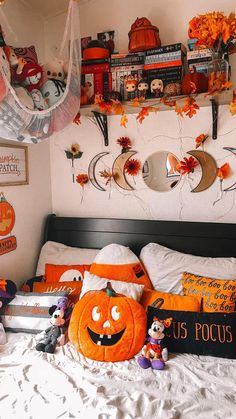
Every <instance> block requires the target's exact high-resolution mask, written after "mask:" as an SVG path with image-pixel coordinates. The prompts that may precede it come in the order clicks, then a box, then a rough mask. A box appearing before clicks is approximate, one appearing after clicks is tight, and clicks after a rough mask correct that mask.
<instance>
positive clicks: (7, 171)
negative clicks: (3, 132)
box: [0, 144, 29, 186]
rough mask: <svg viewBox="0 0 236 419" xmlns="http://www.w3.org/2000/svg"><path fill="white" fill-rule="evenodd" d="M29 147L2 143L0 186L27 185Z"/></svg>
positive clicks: (0, 148)
mask: <svg viewBox="0 0 236 419" xmlns="http://www.w3.org/2000/svg"><path fill="white" fill-rule="evenodd" d="M28 183H29V172H28V148H27V147H26V146H18V145H17V146H12V145H8V144H0V186H16V185H27V184H28Z"/></svg>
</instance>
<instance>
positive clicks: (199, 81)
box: [182, 71, 208, 95]
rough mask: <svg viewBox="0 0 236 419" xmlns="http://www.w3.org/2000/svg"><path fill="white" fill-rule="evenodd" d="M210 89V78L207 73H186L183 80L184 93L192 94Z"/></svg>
mask: <svg viewBox="0 0 236 419" xmlns="http://www.w3.org/2000/svg"><path fill="white" fill-rule="evenodd" d="M207 90H208V78H207V76H206V75H205V73H197V72H196V71H194V72H193V73H189V74H185V76H184V77H183V80H182V94H183V95H191V94H192V93H203V92H207Z"/></svg>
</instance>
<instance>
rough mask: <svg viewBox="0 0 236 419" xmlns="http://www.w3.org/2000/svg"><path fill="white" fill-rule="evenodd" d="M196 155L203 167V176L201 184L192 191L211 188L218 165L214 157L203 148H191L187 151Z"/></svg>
mask: <svg viewBox="0 0 236 419" xmlns="http://www.w3.org/2000/svg"><path fill="white" fill-rule="evenodd" d="M187 153H188V154H190V155H191V156H193V157H195V158H196V159H197V161H198V162H199V164H200V166H201V168H202V177H201V180H200V182H199V184H198V185H197V186H196V187H195V188H194V189H192V190H191V192H202V191H205V189H207V188H209V187H210V186H211V185H212V184H213V182H214V181H215V179H216V175H217V165H216V162H215V160H214V158H213V157H212V156H211V155H210V154H208V153H206V152H205V151H201V150H191V151H188V152H187Z"/></svg>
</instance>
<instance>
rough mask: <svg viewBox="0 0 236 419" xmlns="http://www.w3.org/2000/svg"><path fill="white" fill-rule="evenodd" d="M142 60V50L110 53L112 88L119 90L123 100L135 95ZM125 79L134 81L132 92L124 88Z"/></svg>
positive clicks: (141, 72)
mask: <svg viewBox="0 0 236 419" xmlns="http://www.w3.org/2000/svg"><path fill="white" fill-rule="evenodd" d="M144 60H145V53H144V52H137V53H128V54H112V55H111V74H112V90H114V91H116V92H119V93H120V94H121V97H122V99H123V100H130V99H132V98H134V97H136V95H137V86H138V83H139V82H140V81H141V80H142V78H143V67H144ZM127 81H130V82H131V83H132V81H133V82H134V85H135V90H133V91H132V92H129V88H128V87H127V88H126V86H128V84H127Z"/></svg>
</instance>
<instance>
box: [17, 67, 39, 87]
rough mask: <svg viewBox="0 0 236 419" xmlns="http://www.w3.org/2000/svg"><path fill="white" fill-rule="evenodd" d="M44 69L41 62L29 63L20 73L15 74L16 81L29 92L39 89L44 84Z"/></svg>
mask: <svg viewBox="0 0 236 419" xmlns="http://www.w3.org/2000/svg"><path fill="white" fill-rule="evenodd" d="M42 77H43V69H42V67H41V66H40V65H39V64H36V63H27V64H25V65H24V67H23V69H22V71H21V72H20V74H17V72H16V75H15V78H16V81H17V82H18V83H19V84H20V85H21V86H23V87H25V88H26V89H27V90H28V91H29V92H31V91H32V90H33V89H39V88H40V86H41V84H42Z"/></svg>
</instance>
